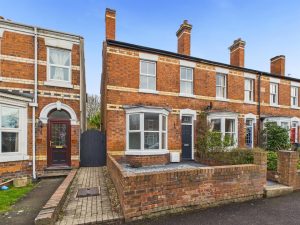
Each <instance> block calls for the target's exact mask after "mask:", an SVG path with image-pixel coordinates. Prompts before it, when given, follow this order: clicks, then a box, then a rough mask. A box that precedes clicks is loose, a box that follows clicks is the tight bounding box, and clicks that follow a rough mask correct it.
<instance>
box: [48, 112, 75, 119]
mask: <svg viewBox="0 0 300 225" xmlns="http://www.w3.org/2000/svg"><path fill="white" fill-rule="evenodd" d="M48 118H49V119H70V115H69V113H67V112H66V111H64V110H54V111H52V112H50V113H49V115H48Z"/></svg>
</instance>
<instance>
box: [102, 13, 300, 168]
mask: <svg viewBox="0 0 300 225" xmlns="http://www.w3.org/2000/svg"><path fill="white" fill-rule="evenodd" d="M105 20H106V40H105V41H104V42H103V52H102V54H103V72H102V86H101V97H102V101H101V103H102V128H103V130H104V131H105V132H106V135H107V151H108V153H109V154H112V155H122V156H123V155H126V158H127V159H129V160H142V163H143V164H148V163H150V164H151V163H153V160H154V161H155V163H165V162H166V161H168V159H169V156H168V154H169V153H170V154H171V160H172V161H173V160H174V161H176V160H178V158H179V156H181V158H182V159H194V152H195V150H194V145H195V142H196V135H197V134H196V129H195V125H196V123H197V115H199V113H200V112H203V111H206V112H207V113H208V120H209V121H210V123H211V125H212V129H213V130H214V131H218V132H221V133H222V136H223V137H224V136H226V135H227V136H229V137H231V138H232V140H234V141H232V145H233V146H239V147H248V148H253V147H255V146H257V145H258V144H259V138H258V134H259V132H260V130H261V129H262V127H263V124H264V123H265V122H266V121H273V122H276V123H277V124H278V125H280V126H283V127H286V128H287V129H289V131H290V138H291V141H292V142H298V141H299V125H300V124H299V122H300V110H299V109H300V108H299V87H300V80H299V79H296V78H292V77H289V76H285V57H284V56H282V55H281V56H276V57H274V58H272V59H271V66H270V68H271V71H270V72H263V71H258V70H254V69H249V68H245V67H244V60H245V59H244V58H245V44H246V43H245V42H244V41H243V40H241V39H237V40H235V41H234V42H233V44H232V45H231V46H230V47H229V50H230V63H229V64H224V63H219V62H214V61H210V60H206V59H201V58H197V57H193V56H191V55H190V53H191V31H192V26H191V25H190V24H189V23H188V21H184V22H183V24H181V26H180V27H179V29H178V31H177V33H176V35H177V38H178V51H177V52H176V53H175V52H169V51H164V50H160V49H155V48H149V47H145V46H138V45H134V44H129V43H124V42H120V41H116V40H115V39H116V38H115V36H116V27H115V26H116V25H115V23H116V12H115V11H114V10H110V9H107V10H106V18H105ZM145 156H146V157H145ZM149 161H150V162H149Z"/></svg>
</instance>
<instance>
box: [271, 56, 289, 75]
mask: <svg viewBox="0 0 300 225" xmlns="http://www.w3.org/2000/svg"><path fill="white" fill-rule="evenodd" d="M270 61H271V73H273V74H276V75H279V76H284V75H285V56H284V55H278V56H275V57H273V58H272V59H271V60H270Z"/></svg>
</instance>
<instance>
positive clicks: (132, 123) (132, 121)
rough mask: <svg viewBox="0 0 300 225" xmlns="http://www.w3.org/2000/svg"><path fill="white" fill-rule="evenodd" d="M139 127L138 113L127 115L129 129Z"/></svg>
mask: <svg viewBox="0 0 300 225" xmlns="http://www.w3.org/2000/svg"><path fill="white" fill-rule="evenodd" d="M139 129H140V115H139V114H133V115H129V130H139Z"/></svg>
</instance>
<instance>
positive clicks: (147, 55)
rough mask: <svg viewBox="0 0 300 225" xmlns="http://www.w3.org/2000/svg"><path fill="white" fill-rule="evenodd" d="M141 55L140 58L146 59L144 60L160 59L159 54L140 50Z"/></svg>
mask: <svg viewBox="0 0 300 225" xmlns="http://www.w3.org/2000/svg"><path fill="white" fill-rule="evenodd" d="M139 57H140V59H144V60H150V61H158V55H153V54H148V53H143V52H140V53H139Z"/></svg>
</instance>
